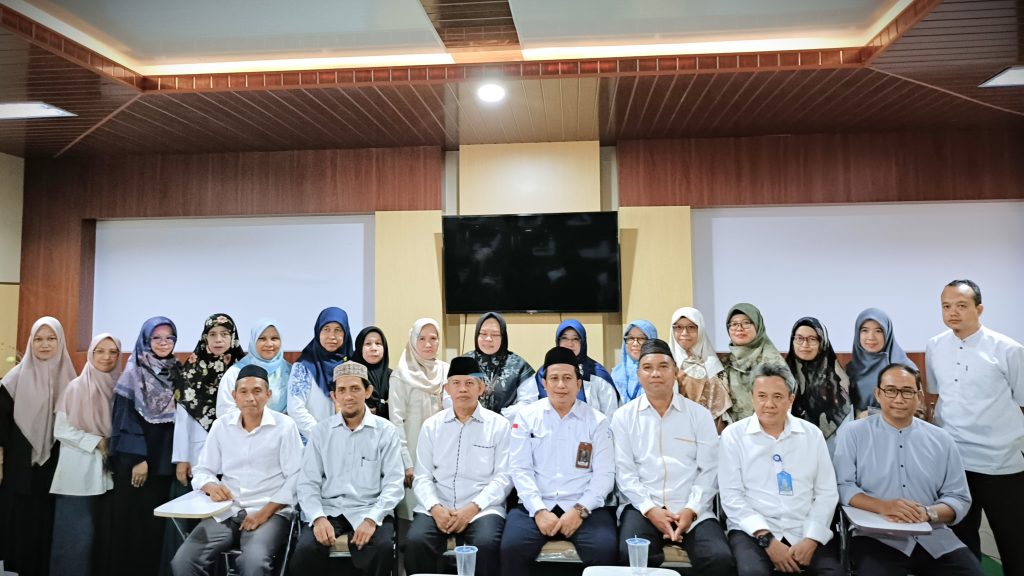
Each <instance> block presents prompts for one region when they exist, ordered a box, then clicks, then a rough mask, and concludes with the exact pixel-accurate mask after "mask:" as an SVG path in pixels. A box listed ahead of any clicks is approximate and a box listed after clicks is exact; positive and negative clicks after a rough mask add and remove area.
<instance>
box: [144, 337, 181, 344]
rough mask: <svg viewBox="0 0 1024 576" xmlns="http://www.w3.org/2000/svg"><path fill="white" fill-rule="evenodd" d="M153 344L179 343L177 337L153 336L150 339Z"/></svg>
mask: <svg viewBox="0 0 1024 576" xmlns="http://www.w3.org/2000/svg"><path fill="white" fill-rule="evenodd" d="M149 341H150V342H151V343H152V342H177V341H178V337H177V336H153V337H151V338H150V339H149Z"/></svg>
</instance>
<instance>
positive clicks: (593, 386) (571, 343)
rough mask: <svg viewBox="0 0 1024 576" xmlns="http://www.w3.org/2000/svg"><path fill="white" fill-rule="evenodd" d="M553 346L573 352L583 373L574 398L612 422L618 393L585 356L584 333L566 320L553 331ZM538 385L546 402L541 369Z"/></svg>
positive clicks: (605, 372)
mask: <svg viewBox="0 0 1024 576" xmlns="http://www.w3.org/2000/svg"><path fill="white" fill-rule="evenodd" d="M555 344H556V345H558V346H561V347H562V348H568V349H569V350H572V352H573V354H576V361H577V362H578V363H579V367H580V371H581V372H583V386H581V387H580V391H579V393H578V394H577V396H576V397H577V398H579V399H580V400H582V401H584V402H586V403H588V404H590V406H591V407H592V408H594V409H595V410H597V411H598V412H601V413H602V414H604V415H605V416H607V417H609V418H611V417H612V413H614V412H615V410H616V409H617V408H618V407H619V393H618V392H617V391H616V390H615V385H614V384H612V375H611V374H609V373H608V370H606V369H605V367H604V366H602V365H601V364H600V363H599V362H598V361H597V360H594V359H593V358H591V357H590V356H587V330H586V329H585V328H583V324H580V322H579V321H578V320H573V319H569V320H566V321H564V322H562V323H561V324H559V325H558V328H556V329H555ZM534 381H535V383H536V384H537V395H538V397H539V398H546V397H547V395H548V394H547V392H546V391H545V390H544V369H541V370H540V372H537V376H536V377H535V378H534Z"/></svg>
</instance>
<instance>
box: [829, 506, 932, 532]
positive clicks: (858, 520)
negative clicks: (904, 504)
mask: <svg viewBox="0 0 1024 576" xmlns="http://www.w3.org/2000/svg"><path fill="white" fill-rule="evenodd" d="M843 512H846V516H847V517H848V518H849V519H850V523H851V524H853V525H854V527H855V528H857V530H858V531H860V532H861V533H865V534H886V535H889V536H919V535H921V534H931V533H932V526H931V524H929V523H927V522H914V523H912V524H907V523H903V522H890V521H888V520H886V519H885V517H883V516H880V515H878V514H875V513H874V512H868V511H867V510H861V509H860V508H854V507H853V506H843Z"/></svg>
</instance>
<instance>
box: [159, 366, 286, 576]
mask: <svg viewBox="0 0 1024 576" xmlns="http://www.w3.org/2000/svg"><path fill="white" fill-rule="evenodd" d="M270 395H271V391H270V384H269V383H268V382H267V371H266V370H264V369H263V368H261V367H260V366H257V365H255V364H250V365H248V366H246V367H244V368H242V370H241V372H239V374H238V380H237V382H236V385H235V391H234V393H233V394H232V397H233V398H234V400H235V403H236V404H237V406H238V411H237V412H234V413H233V414H230V415H228V416H225V417H224V418H220V419H218V420H217V421H215V422H214V423H213V426H211V427H210V434H209V436H208V437H207V439H206V445H205V446H204V447H203V450H202V452H201V453H200V454H199V461H198V463H197V465H196V467H195V469H194V470H193V476H192V487H193V488H195V489H196V490H202V491H203V492H205V493H206V494H207V495H208V496H209V497H210V498H211V499H212V500H213V501H215V502H226V501H228V500H232V501H233V502H232V504H231V508H229V509H228V510H226V511H224V512H222V513H220V514H218V515H216V516H214V517H213V518H207V519H205V520H203V521H202V522H200V523H199V526H197V527H196V529H195V530H193V531H192V533H191V534H190V535H189V537H188V539H187V540H185V543H184V544H182V545H181V547H180V548H178V552H177V553H176V554H175V555H174V559H173V560H172V561H171V571H172V572H173V573H174V575H175V576H186V575H191V576H205V575H206V574H207V573H208V572H209V570H210V568H211V567H212V566H213V565H214V563H215V562H216V561H217V558H218V557H219V556H220V555H221V553H223V552H227V551H228V550H230V549H232V548H234V547H236V546H239V547H240V548H241V550H242V555H241V556H239V558H238V562H237V567H238V571H239V573H240V574H242V576H256V575H260V576H263V575H268V574H270V573H271V570H272V564H273V560H274V557H275V556H276V555H277V554H278V553H279V552H280V551H281V550H282V549H283V548H284V545H285V542H286V540H287V538H288V528H289V525H290V522H291V518H292V515H293V514H294V513H295V511H294V510H293V509H292V506H294V505H295V483H296V480H297V479H298V477H299V471H300V469H301V466H302V439H301V438H300V437H299V429H298V427H297V426H296V425H295V421H293V420H292V419H291V418H289V417H288V416H285V415H284V414H281V413H280V412H274V411H273V410H270V409H269V408H267V407H266V406H267V402H268V401H269V400H270ZM218 475H220V476H221V477H220V479H219V480H218V479H217V476H218Z"/></svg>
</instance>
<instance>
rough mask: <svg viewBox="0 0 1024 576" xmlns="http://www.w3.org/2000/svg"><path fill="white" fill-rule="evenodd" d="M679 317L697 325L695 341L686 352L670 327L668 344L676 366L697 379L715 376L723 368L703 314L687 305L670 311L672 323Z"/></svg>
mask: <svg viewBox="0 0 1024 576" xmlns="http://www.w3.org/2000/svg"><path fill="white" fill-rule="evenodd" d="M680 318H686V319H687V320H689V321H690V322H693V323H694V324H696V325H697V343H696V344H695V345H694V346H693V349H692V350H690V352H689V353H687V352H686V350H683V347H682V346H680V345H679V342H677V341H676V334H675V328H673V329H672V338H671V340H670V341H669V346H670V347H671V348H672V357H673V358H674V359H675V361H676V366H678V367H679V368H680V369H682V371H683V372H686V374H687V375H688V376H690V377H691V378H697V379H698V380H704V379H706V378H710V377H712V376H716V375H718V373H719V372H722V371H723V370H725V367H724V366H722V361H721V360H719V359H718V354H716V353H715V347H714V346H713V345H712V344H711V335H710V334H708V328H707V325H706V324H705V323H704V315H703V314H701V313H700V310H697V309H696V308H690V307H688V306H687V307H684V308H679V309H678V310H676V311H675V312H673V313H672V324H673V325H674V324H675V323H676V321H677V320H679V319H680Z"/></svg>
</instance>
